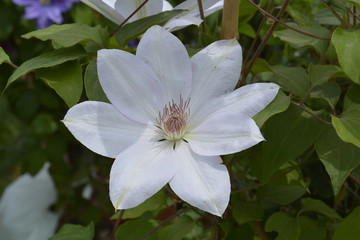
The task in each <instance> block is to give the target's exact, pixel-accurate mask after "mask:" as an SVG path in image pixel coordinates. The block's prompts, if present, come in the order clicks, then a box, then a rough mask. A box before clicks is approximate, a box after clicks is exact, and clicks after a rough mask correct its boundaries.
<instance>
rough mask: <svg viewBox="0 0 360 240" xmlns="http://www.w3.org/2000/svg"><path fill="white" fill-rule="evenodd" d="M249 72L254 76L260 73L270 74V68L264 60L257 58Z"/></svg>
mask: <svg viewBox="0 0 360 240" xmlns="http://www.w3.org/2000/svg"><path fill="white" fill-rule="evenodd" d="M251 72H252V73H253V74H254V75H257V74H259V73H262V72H271V66H270V65H269V63H268V62H267V61H266V60H264V59H262V58H257V59H256V60H255V63H254V65H253V66H252V68H251Z"/></svg>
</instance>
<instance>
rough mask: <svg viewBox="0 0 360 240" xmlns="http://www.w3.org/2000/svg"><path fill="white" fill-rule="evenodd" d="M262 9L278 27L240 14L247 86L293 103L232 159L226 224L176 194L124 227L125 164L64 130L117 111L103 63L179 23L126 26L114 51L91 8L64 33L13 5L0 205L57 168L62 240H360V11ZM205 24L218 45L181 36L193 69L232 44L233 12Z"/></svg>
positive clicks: (263, 117)
mask: <svg viewBox="0 0 360 240" xmlns="http://www.w3.org/2000/svg"><path fill="white" fill-rule="evenodd" d="M176 2H181V1H172V3H174V4H175V3H176ZM255 3H256V4H258V6H259V7H261V8H262V9H264V10H266V11H267V13H268V16H267V17H266V18H264V16H263V14H262V13H264V12H261V11H259V9H257V8H256V7H255V6H254V5H252V4H251V3H250V2H249V1H247V0H241V2H240V17H239V33H240V38H239V41H240V43H241V45H242V47H243V51H244V64H243V65H244V66H243V71H242V79H241V81H240V82H239V85H244V84H247V83H252V82H261V81H271V82H275V83H278V84H279V85H280V86H281V87H282V91H280V92H279V94H278V96H277V97H276V99H275V100H274V102H273V103H271V104H270V105H269V106H268V107H267V108H266V109H265V110H264V111H262V112H261V113H259V114H258V115H257V116H256V117H255V120H256V122H257V123H258V125H259V126H260V127H261V131H262V133H263V135H264V137H265V139H266V141H265V142H262V143H260V144H258V145H257V146H255V147H253V148H251V149H249V150H246V151H243V152H240V153H237V154H233V155H228V156H223V160H224V161H225V163H226V165H227V167H228V169H229V171H230V174H231V183H232V194H231V201H230V205H229V207H228V209H227V211H226V212H225V214H224V216H223V218H217V217H214V216H212V215H209V214H207V213H204V212H202V211H200V210H198V209H195V208H192V207H189V206H188V205H187V204H185V203H184V202H182V201H180V200H179V199H178V198H177V197H176V195H174V194H173V193H172V191H171V190H170V188H168V187H165V188H164V189H163V190H162V191H160V192H159V193H157V194H156V195H155V196H153V197H152V198H150V199H149V200H147V201H146V202H145V203H143V204H142V205H141V206H139V207H136V208H134V209H131V210H126V211H125V212H123V213H120V212H118V213H116V214H114V209H113V207H112V205H111V203H110V200H109V196H108V176H109V172H110V167H111V164H112V161H113V160H112V159H108V158H104V157H101V156H99V155H96V154H94V153H92V152H91V151H89V150H87V149H86V148H85V147H84V146H82V145H81V144H80V143H79V142H77V141H76V140H75V139H74V138H73V136H72V135H71V134H70V133H69V132H68V130H67V129H66V128H65V127H64V125H63V124H62V123H61V122H60V120H61V119H62V118H63V116H64V115H65V113H66V111H67V110H68V108H69V107H71V106H73V105H75V104H76V103H78V102H80V101H85V100H87V99H90V100H100V101H107V99H106V97H105V95H104V93H103V92H102V90H101V88H100V85H99V82H98V79H97V74H96V62H95V61H94V60H95V59H96V51H97V50H98V49H101V48H120V49H124V50H126V51H129V52H135V50H136V49H134V48H131V47H128V46H127V45H126V44H127V43H128V42H129V41H130V40H133V39H135V38H137V37H140V35H141V33H143V32H144V31H145V30H146V29H147V28H148V27H149V26H151V25H153V24H161V23H163V22H165V21H166V20H167V19H168V18H169V17H171V13H170V15H169V13H167V14H160V15H157V16H155V17H150V18H148V19H146V20H142V21H141V20H140V21H139V22H135V23H133V24H132V25H131V26H130V25H127V26H129V27H125V28H123V29H121V30H120V31H121V32H118V33H117V34H116V35H115V37H112V38H110V39H109V38H108V36H109V33H110V32H112V31H113V29H115V28H116V26H115V25H114V24H112V23H111V22H109V21H108V20H106V19H105V18H103V17H102V16H101V15H99V14H98V13H96V12H94V11H93V10H92V9H90V8H88V7H87V6H85V5H84V4H82V3H77V4H75V5H74V7H73V8H72V9H71V11H70V12H68V13H66V15H65V23H66V24H65V25H59V26H52V27H49V28H47V29H44V30H39V31H34V30H35V24H34V22H33V21H28V20H23V19H22V18H21V17H20V16H22V14H23V8H21V7H18V6H16V5H14V4H13V3H12V2H11V1H10V0H2V1H1V2H0V23H1V27H0V28H1V30H0V45H1V47H2V48H0V64H1V65H0V92H3V94H2V96H1V97H0V175H1V178H0V195H1V193H2V192H3V191H4V189H5V187H6V186H7V185H8V184H9V183H11V182H12V181H13V180H15V179H16V178H17V177H18V176H19V175H21V174H23V173H25V172H30V173H31V174H36V173H37V172H38V171H39V170H40V169H41V167H42V166H43V164H44V163H45V162H50V163H51V168H50V172H51V175H52V177H53V179H54V182H55V185H56V188H57V191H58V201H57V202H56V204H55V205H54V206H53V210H54V211H62V217H61V219H60V222H59V229H60V230H59V232H58V233H57V234H56V235H55V236H54V237H53V238H51V240H57V239H70V240H71V239H84V240H87V239H99V240H100V239H110V237H111V236H112V235H114V236H115V238H116V239H129V240H130V239H144V238H147V239H229V240H230V239H244V240H247V239H249V240H250V239H278V240H281V239H284V240H312V239H314V240H322V239H334V240H352V239H354V240H356V239H359V237H358V236H360V227H359V222H360V208H359V207H358V204H359V202H360V197H359V186H360V168H359V165H360V86H359V85H358V84H360V28H359V24H358V23H359V22H360V15H359V12H360V1H358V0H331V1H323V0H306V1H300V0H292V1H287V0H286V1H280V0H275V1H274V0H262V1H260V2H259V1H256V2H255ZM283 10H284V11H283ZM206 23H207V28H206V32H201V31H200V30H199V29H198V28H197V27H193V26H192V27H188V28H186V29H183V30H180V31H177V32H175V34H176V35H177V36H178V37H179V38H180V39H181V40H182V41H183V43H184V44H185V45H186V46H187V47H188V50H189V54H190V55H192V54H194V53H195V52H197V51H198V50H200V49H201V48H202V47H204V46H206V45H208V44H209V43H211V42H213V41H215V40H218V39H219V36H220V31H221V12H219V13H216V14H213V15H212V16H210V17H208V18H207V21H206ZM10 60H11V61H10ZM89 190H90V192H89ZM89 193H90V194H89ZM122 214H123V215H122ZM119 215H121V216H119ZM119 217H121V219H120V218H119ZM65 224H72V225H65Z"/></svg>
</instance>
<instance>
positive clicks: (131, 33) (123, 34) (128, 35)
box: [115, 10, 183, 47]
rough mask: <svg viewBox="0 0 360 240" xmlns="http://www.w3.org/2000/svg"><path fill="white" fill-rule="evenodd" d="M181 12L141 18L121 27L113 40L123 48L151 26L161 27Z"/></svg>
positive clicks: (167, 12)
mask: <svg viewBox="0 0 360 240" xmlns="http://www.w3.org/2000/svg"><path fill="white" fill-rule="evenodd" d="M181 12H183V10H172V11H165V12H162V13H158V14H156V15H153V16H149V17H145V18H141V19H139V20H137V21H135V22H133V23H129V24H127V25H125V26H124V27H122V28H121V29H120V30H119V31H117V32H116V34H115V39H116V41H117V43H118V44H119V45H120V46H122V47H123V46H125V45H126V44H127V43H129V42H130V41H131V40H132V39H134V38H136V37H137V36H139V35H140V34H143V33H144V32H145V31H146V30H147V29H148V28H150V27H151V26H153V25H161V24H163V23H165V22H167V21H168V20H169V19H170V18H172V17H174V16H176V15H179V14H180V13H181Z"/></svg>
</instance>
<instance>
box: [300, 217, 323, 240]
mask: <svg viewBox="0 0 360 240" xmlns="http://www.w3.org/2000/svg"><path fill="white" fill-rule="evenodd" d="M298 224H299V225H300V236H299V240H325V239H326V228H325V227H323V226H321V224H320V222H319V221H314V220H312V219H311V218H308V217H306V216H300V217H299V219H298Z"/></svg>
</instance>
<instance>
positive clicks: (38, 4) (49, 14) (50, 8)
mask: <svg viewBox="0 0 360 240" xmlns="http://www.w3.org/2000/svg"><path fill="white" fill-rule="evenodd" d="M77 1H78V0H13V2H14V3H15V4H17V5H19V6H25V15H24V18H25V19H36V21H37V28H38V29H42V28H46V27H48V26H50V25H51V24H53V23H56V24H61V23H62V21H63V17H62V13H63V12H66V11H68V10H69V9H70V8H71V7H72V4H73V3H74V2H77Z"/></svg>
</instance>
